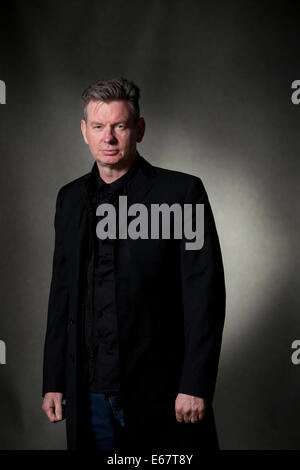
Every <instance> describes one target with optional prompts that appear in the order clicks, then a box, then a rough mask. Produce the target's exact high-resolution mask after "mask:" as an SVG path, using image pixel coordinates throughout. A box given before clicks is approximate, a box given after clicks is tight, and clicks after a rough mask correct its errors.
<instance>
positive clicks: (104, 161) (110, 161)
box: [97, 154, 123, 167]
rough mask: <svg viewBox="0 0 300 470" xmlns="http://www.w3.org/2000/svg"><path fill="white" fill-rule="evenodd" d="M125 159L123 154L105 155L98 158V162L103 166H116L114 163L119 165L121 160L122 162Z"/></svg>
mask: <svg viewBox="0 0 300 470" xmlns="http://www.w3.org/2000/svg"><path fill="white" fill-rule="evenodd" d="M122 160H123V157H122V156H121V155H119V154H118V155H104V156H102V155H101V157H100V158H97V162H98V163H99V164H100V165H101V166H109V167H111V166H114V165H118V164H119V163H120V162H122Z"/></svg>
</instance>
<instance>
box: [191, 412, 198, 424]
mask: <svg viewBox="0 0 300 470" xmlns="http://www.w3.org/2000/svg"><path fill="white" fill-rule="evenodd" d="M198 419H199V413H198V412H197V411H192V413H191V416H190V422H191V423H196V422H197V421H198Z"/></svg>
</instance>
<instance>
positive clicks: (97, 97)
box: [81, 77, 140, 122]
mask: <svg viewBox="0 0 300 470" xmlns="http://www.w3.org/2000/svg"><path fill="white" fill-rule="evenodd" d="M139 98H140V89H139V87H138V86H137V85H135V83H133V82H130V81H129V80H126V78H122V77H120V78H111V79H109V80H98V81H97V82H96V83H94V84H93V85H90V86H89V87H88V88H86V89H85V90H84V92H83V93H82V95H81V101H82V104H83V114H84V119H85V121H87V106H88V104H89V102H90V101H103V102H105V103H109V102H110V101H116V100H126V101H128V103H129V105H130V107H131V111H132V116H133V118H134V121H135V122H136V121H137V120H138V119H139V117H140V106H139Z"/></svg>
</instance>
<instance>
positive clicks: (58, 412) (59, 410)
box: [55, 400, 62, 421]
mask: <svg viewBox="0 0 300 470" xmlns="http://www.w3.org/2000/svg"><path fill="white" fill-rule="evenodd" d="M55 419H56V421H61V420H62V406H61V401H60V400H59V401H55Z"/></svg>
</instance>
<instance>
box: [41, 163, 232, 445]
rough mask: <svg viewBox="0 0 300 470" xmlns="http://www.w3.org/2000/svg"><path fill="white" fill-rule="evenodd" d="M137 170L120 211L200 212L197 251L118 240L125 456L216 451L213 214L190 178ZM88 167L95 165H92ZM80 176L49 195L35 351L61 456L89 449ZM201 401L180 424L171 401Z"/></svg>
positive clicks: (161, 242)
mask: <svg viewBox="0 0 300 470" xmlns="http://www.w3.org/2000/svg"><path fill="white" fill-rule="evenodd" d="M137 158H140V166H139V169H138V172H137V174H136V176H135V179H134V182H133V184H132V186H131V188H130V191H129V194H128V206H129V205H131V204H133V203H142V204H144V205H145V206H146V207H147V208H149V213H150V205H151V204H162V203H167V204H168V205H169V206H171V205H172V204H173V203H179V204H181V205H182V207H184V206H183V204H194V205H195V204H196V203H197V204H204V245H203V247H202V248H201V249H200V250H187V249H186V247H185V243H186V241H187V240H186V239H185V238H183V239H182V240H179V239H162V238H160V239H157V240H154V239H150V238H149V239H137V240H133V239H131V238H128V239H122V240H120V239H118V240H116V255H115V285H116V292H115V294H116V307H117V308H116V311H117V321H118V334H119V351H120V368H121V395H122V399H123V406H124V417H125V424H126V427H125V434H124V436H125V437H124V439H125V442H126V443H127V444H126V445H127V448H128V450H129V449H131V451H136V452H137V453H138V452H139V450H141V451H142V450H144V449H146V450H153V449H157V448H159V449H164V448H166V449H175V450H176V449H183V448H186V449H193V448H195V449H196V450H197V449H199V450H201V449H207V448H217V447H218V442H217V435H216V430H215V424H214V415H213V409H212V400H213V396H214V390H215V383H216V376H217V369H218V362H219V355H220V348H221V340H222V331H223V325H224V316H225V284H224V272H223V264H222V257H221V251H220V245H219V240H218V235H217V231H216V227H215V223H214V218H213V214H212V211H211V207H210V204H209V201H208V197H207V193H206V191H205V188H204V186H203V183H202V182H201V180H200V179H199V178H198V177H195V176H192V175H188V174H185V173H181V172H177V171H172V170H166V169H162V168H158V167H154V166H152V165H151V164H150V163H149V162H147V160H145V159H144V158H143V157H142V156H140V155H139V154H138V157H137ZM95 164H96V163H95ZM90 178H91V173H88V174H86V175H84V176H82V177H80V178H78V179H76V180H74V181H72V182H71V183H69V184H67V185H65V186H64V187H63V188H61V190H60V191H59V193H58V196H57V202H56V213H55V250H54V257H53V272H52V281H51V288H50V296H49V306H48V319H47V330H46V337H45V346H44V366H43V391H42V395H43V396H44V394H45V393H46V392H62V393H63V394H64V398H65V399H66V426H67V445H68V449H70V450H72V449H84V448H88V447H89V445H90V444H89V443H90V437H89V426H88V413H87V367H86V363H87V361H86V356H85V346H84V316H85V314H84V312H85V294H84V291H85V285H86V270H87V260H88V254H89V249H90V248H89V242H88V240H89V239H90V237H89V234H90V232H91V230H92V225H91V220H90V216H89V210H88V197H87V194H88V185H89V182H90ZM179 392H181V393H186V394H190V395H195V396H199V397H203V398H206V399H207V400H208V410H207V414H206V417H205V418H204V420H203V421H198V422H197V423H179V422H177V420H176V417H175V398H176V396H177V394H178V393H179Z"/></svg>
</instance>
